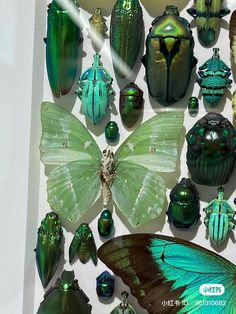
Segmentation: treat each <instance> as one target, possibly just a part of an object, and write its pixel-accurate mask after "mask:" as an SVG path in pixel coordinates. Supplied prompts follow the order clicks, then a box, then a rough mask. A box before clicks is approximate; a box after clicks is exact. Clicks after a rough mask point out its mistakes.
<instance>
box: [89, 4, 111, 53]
mask: <svg viewBox="0 0 236 314" xmlns="http://www.w3.org/2000/svg"><path fill="white" fill-rule="evenodd" d="M89 24H90V30H89V38H91V42H92V46H93V48H94V49H95V50H96V51H99V50H100V49H101V47H102V45H103V42H104V39H105V37H106V32H107V29H108V28H107V26H106V19H105V18H104V17H103V15H102V10H101V9H100V8H97V9H95V11H94V14H93V15H92V16H91V17H90V19H89Z"/></svg>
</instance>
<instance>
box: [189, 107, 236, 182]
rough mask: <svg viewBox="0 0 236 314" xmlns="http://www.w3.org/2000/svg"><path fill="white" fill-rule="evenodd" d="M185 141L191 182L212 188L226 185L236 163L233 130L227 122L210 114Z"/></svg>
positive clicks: (235, 135)
mask: <svg viewBox="0 0 236 314" xmlns="http://www.w3.org/2000/svg"><path fill="white" fill-rule="evenodd" d="M186 140H187V144H188V147H187V156H186V157H187V166H188V170H189V173H190V174H191V178H192V180H193V181H194V182H196V183H198V184H203V185H211V186H214V185H218V186H219V185H222V184H225V183H227V182H228V180H229V178H230V176H231V175H232V173H233V170H234V168H235V163H236V130H235V128H234V127H233V125H232V124H231V123H230V122H229V120H228V119H226V118H224V117H223V116H222V115H221V114H219V113H216V112H210V113H208V114H206V115H205V116H204V117H203V118H201V119H200V120H198V121H197V122H196V123H195V124H194V126H193V127H192V128H191V129H190V130H189V131H188V133H187V135H186Z"/></svg>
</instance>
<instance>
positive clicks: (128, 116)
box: [119, 83, 143, 128]
mask: <svg viewBox="0 0 236 314" xmlns="http://www.w3.org/2000/svg"><path fill="white" fill-rule="evenodd" d="M119 109H120V115H121V119H122V121H123V123H124V124H125V125H126V126H127V127H129V128H130V127H132V126H133V125H134V124H135V123H136V122H137V121H138V119H139V117H140V115H141V112H142V109H143V91H142V90H141V89H140V88H139V87H138V85H136V84H134V83H129V84H128V85H126V86H125V87H124V88H123V89H122V90H121V91H120V105H119Z"/></svg>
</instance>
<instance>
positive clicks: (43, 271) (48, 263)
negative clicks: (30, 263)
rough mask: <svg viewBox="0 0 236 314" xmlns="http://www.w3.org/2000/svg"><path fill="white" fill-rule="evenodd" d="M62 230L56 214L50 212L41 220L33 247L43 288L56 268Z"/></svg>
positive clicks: (59, 253) (60, 252)
mask: <svg viewBox="0 0 236 314" xmlns="http://www.w3.org/2000/svg"><path fill="white" fill-rule="evenodd" d="M62 237H63V231H62V228H61V222H60V220H59V218H58V215H57V214H56V213H54V212H50V213H48V214H47V215H46V217H45V218H44V219H43V220H42V221H41V225H40V227H39V229H38V239H37V245H36V249H35V253H36V264H37V269H38V273H39V277H40V279H41V282H42V285H43V287H44V288H46V287H47V285H48V283H49V281H50V280H51V279H52V277H53V275H54V273H55V271H56V270H57V267H58V264H59V261H60V258H61V254H62Z"/></svg>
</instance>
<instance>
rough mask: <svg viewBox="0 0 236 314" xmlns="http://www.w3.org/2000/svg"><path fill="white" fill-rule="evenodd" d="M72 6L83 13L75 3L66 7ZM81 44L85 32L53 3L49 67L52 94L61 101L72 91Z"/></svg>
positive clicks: (48, 48) (49, 32) (48, 38)
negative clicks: (61, 98)
mask: <svg viewBox="0 0 236 314" xmlns="http://www.w3.org/2000/svg"><path fill="white" fill-rule="evenodd" d="M73 4H74V5H73ZM69 5H70V6H71V5H73V7H74V8H75V9H76V10H79V9H78V5H77V4H76V2H75V1H74V0H66V1H65V6H69ZM81 41H82V33H81V30H80V28H79V27H78V25H77V24H76V23H75V22H74V21H73V20H72V19H71V17H70V12H69V10H67V9H64V8H61V7H60V5H59V4H58V3H57V1H56V0H53V1H52V3H51V4H49V9H48V22H47V38H46V64H47V73H48V79H49V83H50V86H51V90H52V93H53V95H54V96H55V97H57V98H60V97H61V96H62V95H66V94H67V93H69V91H70V90H71V88H72V85H73V83H74V80H75V78H76V72H77V65H78V58H79V44H80V42H81Z"/></svg>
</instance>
